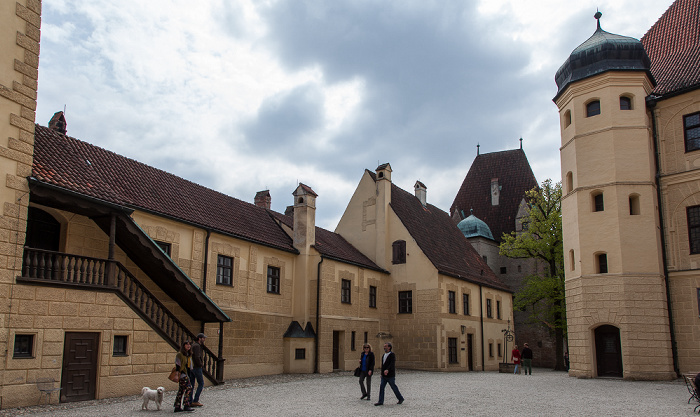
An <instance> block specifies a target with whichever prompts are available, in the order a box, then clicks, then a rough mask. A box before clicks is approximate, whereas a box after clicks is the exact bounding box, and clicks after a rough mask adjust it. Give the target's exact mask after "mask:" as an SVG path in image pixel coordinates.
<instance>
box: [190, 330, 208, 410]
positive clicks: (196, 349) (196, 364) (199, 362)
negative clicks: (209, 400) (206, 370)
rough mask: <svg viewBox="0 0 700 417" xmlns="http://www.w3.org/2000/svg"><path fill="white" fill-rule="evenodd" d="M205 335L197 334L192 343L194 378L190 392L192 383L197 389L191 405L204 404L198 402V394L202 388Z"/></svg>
mask: <svg viewBox="0 0 700 417" xmlns="http://www.w3.org/2000/svg"><path fill="white" fill-rule="evenodd" d="M206 338H207V336H205V335H204V333H200V334H198V335H197V340H195V342H194V344H193V345H192V373H193V374H194V379H193V380H192V392H194V383H195V381H196V382H197V391H196V392H195V394H194V398H193V399H192V404H191V405H192V407H201V406H203V405H204V404H202V403H200V402H199V395H200V394H201V393H202V388H204V375H203V374H202V366H204V358H203V356H202V346H204V339H206Z"/></svg>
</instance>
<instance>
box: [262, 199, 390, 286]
mask: <svg viewBox="0 0 700 417" xmlns="http://www.w3.org/2000/svg"><path fill="white" fill-rule="evenodd" d="M270 214H272V215H273V216H274V217H275V218H276V219H278V220H279V221H281V222H282V223H284V224H285V225H286V226H288V227H290V228H292V229H293V228H294V218H293V217H292V216H289V215H284V214H282V213H277V212H275V211H270ZM314 248H316V250H317V251H318V252H319V253H320V254H321V255H323V256H326V257H328V258H332V259H335V260H338V261H341V262H347V263H351V264H354V265H358V266H361V267H363V268H368V269H373V270H375V271H381V272H387V271H385V270H383V269H382V268H380V267H379V266H377V264H375V263H374V262H372V261H371V260H370V259H369V258H368V257H366V256H365V255H364V254H362V252H360V251H359V250H357V249H356V248H355V247H354V246H353V245H351V244H350V243H349V242H348V241H347V240H345V239H344V238H343V237H342V236H340V235H339V234H337V233H335V232H331V231H329V230H326V229H322V228H320V227H318V226H316V243H315V244H314Z"/></svg>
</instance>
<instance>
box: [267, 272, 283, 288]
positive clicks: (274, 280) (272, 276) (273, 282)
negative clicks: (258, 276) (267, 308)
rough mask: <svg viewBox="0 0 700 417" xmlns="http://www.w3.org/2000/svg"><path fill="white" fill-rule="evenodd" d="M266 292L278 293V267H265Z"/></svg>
mask: <svg viewBox="0 0 700 417" xmlns="http://www.w3.org/2000/svg"><path fill="white" fill-rule="evenodd" d="M267 292H271V293H273V294H279V293H280V269H279V268H277V267H276V266H268V267H267Z"/></svg>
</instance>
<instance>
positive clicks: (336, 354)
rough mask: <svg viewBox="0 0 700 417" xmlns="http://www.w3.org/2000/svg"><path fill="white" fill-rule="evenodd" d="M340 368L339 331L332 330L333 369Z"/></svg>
mask: <svg viewBox="0 0 700 417" xmlns="http://www.w3.org/2000/svg"><path fill="white" fill-rule="evenodd" d="M337 369H340V332H339V331H337V330H333V370H334V371H335V370H337Z"/></svg>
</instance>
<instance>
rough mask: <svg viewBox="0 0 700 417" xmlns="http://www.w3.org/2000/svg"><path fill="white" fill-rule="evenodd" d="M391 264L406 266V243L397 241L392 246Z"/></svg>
mask: <svg viewBox="0 0 700 417" xmlns="http://www.w3.org/2000/svg"><path fill="white" fill-rule="evenodd" d="M391 263H393V264H405V263H406V241H405V240H397V241H396V242H394V243H392V244H391Z"/></svg>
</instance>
